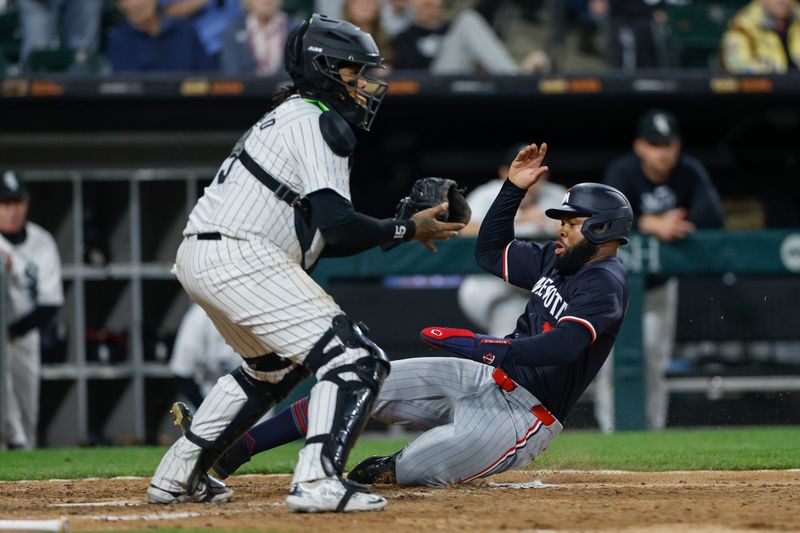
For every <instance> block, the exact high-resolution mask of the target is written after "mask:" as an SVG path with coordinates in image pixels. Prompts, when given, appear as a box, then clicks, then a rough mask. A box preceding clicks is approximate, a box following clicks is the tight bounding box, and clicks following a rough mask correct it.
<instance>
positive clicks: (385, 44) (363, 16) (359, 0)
mask: <svg viewBox="0 0 800 533" xmlns="http://www.w3.org/2000/svg"><path fill="white" fill-rule="evenodd" d="M342 18H343V19H344V20H346V21H348V22H352V23H353V24H355V25H356V26H358V27H359V28H361V29H362V30H364V31H365V32H367V33H369V34H370V35H372V38H373V39H375V43H376V44H377V45H378V49H379V50H380V51H381V55H382V56H383V59H384V61H385V62H386V63H387V65H390V66H391V65H392V59H393V55H394V54H393V53H392V38H391V36H390V35H389V34H388V33H387V32H385V31H384V30H383V25H382V23H381V1H380V0H345V2H344V5H343V6H342Z"/></svg>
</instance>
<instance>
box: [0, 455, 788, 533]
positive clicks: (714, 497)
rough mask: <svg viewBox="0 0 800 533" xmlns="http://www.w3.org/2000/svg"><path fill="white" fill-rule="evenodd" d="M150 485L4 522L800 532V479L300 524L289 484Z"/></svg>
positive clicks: (12, 509)
mask: <svg viewBox="0 0 800 533" xmlns="http://www.w3.org/2000/svg"><path fill="white" fill-rule="evenodd" d="M147 484H148V480H146V479H142V478H135V479H91V480H76V481H63V480H56V481H35V482H30V481H21V482H1V483H0V489H1V490H0V518H3V519H49V518H58V517H62V516H63V517H67V518H68V519H69V523H70V527H71V529H72V531H90V530H93V531H98V530H106V531H113V530H123V529H124V530H132V529H149V528H156V527H181V528H224V529H250V530H261V531H324V532H336V533H345V532H346V533H354V532H358V531H370V532H373V533H378V532H379V533H392V532H395V531H414V532H416V533H421V532H423V531H461V532H466V531H498V530H505V531H508V530H512V531H513V530H525V531H535V530H549V531H553V530H556V531H642V530H644V531H703V532H706V531H709V532H710V531H748V530H777V531H800V471H758V472H668V473H636V472H592V471H580V472H579V471H574V472H563V471H562V472H555V471H553V472H551V471H535V470H530V471H518V472H511V473H506V474H503V475H500V476H496V477H492V478H490V479H487V480H482V481H478V482H474V483H471V484H468V485H460V486H455V487H448V488H445V489H430V488H398V487H389V486H379V487H377V492H379V493H381V494H383V495H385V496H387V498H388V499H389V505H388V506H387V507H386V510H384V511H383V512H380V513H357V514H344V515H332V514H322V515H302V514H292V513H289V512H288V511H287V510H286V509H285V507H284V505H283V498H284V496H285V494H286V491H287V487H288V485H289V477H288V476H240V477H234V478H232V479H231V480H230V483H229V484H230V486H231V487H233V488H234V490H235V491H236V496H235V498H234V501H232V502H231V503H228V504H219V505H208V504H184V505H176V506H168V507H164V506H153V505H147V504H146V503H145V499H144V492H145V489H146V488H147Z"/></svg>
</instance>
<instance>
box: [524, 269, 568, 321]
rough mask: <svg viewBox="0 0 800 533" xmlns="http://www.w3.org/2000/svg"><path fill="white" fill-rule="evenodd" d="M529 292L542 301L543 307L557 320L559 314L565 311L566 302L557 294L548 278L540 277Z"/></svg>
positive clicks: (556, 289)
mask: <svg viewBox="0 0 800 533" xmlns="http://www.w3.org/2000/svg"><path fill="white" fill-rule="evenodd" d="M531 292H532V293H533V294H534V295H536V296H539V297H540V298H541V299H542V303H543V304H544V307H545V308H546V309H547V310H548V311H549V312H550V314H551V315H553V318H555V319H556V320H558V319H559V318H560V317H561V314H562V313H563V312H564V311H565V310H566V309H567V302H565V301H564V298H563V297H562V296H561V295H560V294H559V293H558V288H557V287H556V286H555V285H554V284H553V280H552V279H550V278H546V277H542V278H540V279H539V281H537V282H536V285H534V286H533V289H532V290H531Z"/></svg>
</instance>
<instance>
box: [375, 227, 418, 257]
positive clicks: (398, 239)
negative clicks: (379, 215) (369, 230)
mask: <svg viewBox="0 0 800 533" xmlns="http://www.w3.org/2000/svg"><path fill="white" fill-rule="evenodd" d="M391 222H392V224H394V228H395V232H394V239H392V240H391V241H389V242H385V243H383V244H381V250H382V251H384V252H388V251H389V250H393V249H394V248H396V247H398V246H399V245H400V243H403V242H408V241H410V240H411V239H413V238H414V234H415V233H416V232H417V225H416V224H414V221H413V220H410V219H409V220H397V219H393V220H391Z"/></svg>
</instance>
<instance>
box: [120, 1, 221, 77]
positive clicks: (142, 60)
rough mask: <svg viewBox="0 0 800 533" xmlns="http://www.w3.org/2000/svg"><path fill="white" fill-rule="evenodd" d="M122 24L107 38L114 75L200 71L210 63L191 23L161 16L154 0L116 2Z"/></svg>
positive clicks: (211, 68) (210, 67)
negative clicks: (121, 73)
mask: <svg viewBox="0 0 800 533" xmlns="http://www.w3.org/2000/svg"><path fill="white" fill-rule="evenodd" d="M117 6H118V7H119V9H120V11H122V13H123V15H124V16H125V19H126V21H125V22H124V23H123V24H122V25H121V26H117V27H116V28H114V29H113V30H112V32H111V35H110V36H109V38H108V59H109V61H110V62H111V68H112V70H113V71H114V72H165V71H175V72H203V71H212V70H214V62H213V60H212V59H211V57H210V56H209V55H208V54H207V53H206V51H205V48H203V45H202V44H201V43H200V39H198V37H197V33H196V32H195V29H194V27H193V26H192V23H191V22H189V21H187V20H183V19H170V18H166V17H162V16H161V15H160V14H159V12H158V0H117Z"/></svg>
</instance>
